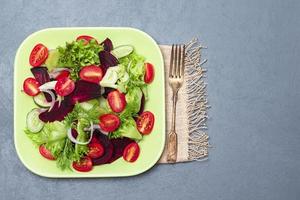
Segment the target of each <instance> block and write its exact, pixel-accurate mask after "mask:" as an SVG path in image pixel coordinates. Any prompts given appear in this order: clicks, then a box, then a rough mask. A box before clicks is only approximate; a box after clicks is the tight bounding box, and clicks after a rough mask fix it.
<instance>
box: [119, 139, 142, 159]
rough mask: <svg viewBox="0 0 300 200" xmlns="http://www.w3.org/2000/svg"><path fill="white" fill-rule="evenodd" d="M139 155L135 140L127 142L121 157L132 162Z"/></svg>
mask: <svg viewBox="0 0 300 200" xmlns="http://www.w3.org/2000/svg"><path fill="white" fill-rule="evenodd" d="M139 155H140V147H139V145H138V144H137V143H136V142H132V143H130V144H128V145H127V146H126V147H125V149H124V151H123V158H124V160H126V161H127V162H134V161H136V160H137V159H138V157H139Z"/></svg>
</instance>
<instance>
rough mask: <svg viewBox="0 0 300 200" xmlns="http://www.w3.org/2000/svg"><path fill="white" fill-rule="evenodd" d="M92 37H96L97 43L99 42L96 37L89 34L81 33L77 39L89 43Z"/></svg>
mask: <svg viewBox="0 0 300 200" xmlns="http://www.w3.org/2000/svg"><path fill="white" fill-rule="evenodd" d="M92 39H94V40H95V41H96V43H97V44H98V42H97V40H96V39H95V38H93V37H92V36H88V35H80V36H78V37H77V38H76V41H79V40H83V41H84V44H88V43H89V42H90V41H91V40H92Z"/></svg>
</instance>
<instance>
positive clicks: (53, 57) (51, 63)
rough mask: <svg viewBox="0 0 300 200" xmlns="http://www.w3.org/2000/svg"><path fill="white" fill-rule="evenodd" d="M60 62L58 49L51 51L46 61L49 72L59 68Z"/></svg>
mask: <svg viewBox="0 0 300 200" xmlns="http://www.w3.org/2000/svg"><path fill="white" fill-rule="evenodd" d="M58 60H59V52H58V50H56V49H53V50H50V51H49V53H48V58H47V60H46V61H45V65H46V66H47V68H48V70H49V71H51V70H52V69H54V68H56V67H58Z"/></svg>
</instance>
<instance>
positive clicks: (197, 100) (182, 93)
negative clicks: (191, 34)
mask: <svg viewBox="0 0 300 200" xmlns="http://www.w3.org/2000/svg"><path fill="white" fill-rule="evenodd" d="M171 48H172V47H171V46H168V45H160V49H161V52H162V54H163V57H164V63H165V81H166V82H165V87H166V88H165V91H166V121H167V123H166V135H167V134H168V133H169V132H170V127H171V118H172V117H171V114H172V90H171V88H170V86H169V83H168V75H169V66H170V56H171ZM202 49H203V46H201V45H199V44H198V40H197V39H193V40H192V41H190V42H189V43H187V44H186V60H185V77H184V83H183V85H182V87H181V89H180V90H179V93H178V101H177V116H176V133H177V137H178V139H177V140H178V148H177V149H178V150H177V162H186V161H192V160H199V159H203V158H206V157H207V156H208V146H209V143H208V139H209V137H208V135H207V133H206V132H205V131H206V130H207V125H206V120H207V117H208V116H207V109H208V108H209V105H208V102H207V96H206V88H205V87H206V84H205V83H204V81H203V77H204V75H203V73H204V72H206V70H205V69H203V68H202V65H203V64H204V63H205V62H206V60H204V61H202V62H201V50H202ZM167 143H168V141H167V140H166V144H167ZM166 147H167V145H165V150H164V152H163V154H162V156H161V158H160V160H159V163H167V149H166Z"/></svg>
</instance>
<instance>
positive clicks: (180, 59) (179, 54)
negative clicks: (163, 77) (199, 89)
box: [169, 44, 185, 78]
mask: <svg viewBox="0 0 300 200" xmlns="http://www.w3.org/2000/svg"><path fill="white" fill-rule="evenodd" d="M184 59H185V45H178V44H173V45H172V51H171V63H170V70H169V77H170V78H181V77H182V76H183V75H184V74H183V72H184Z"/></svg>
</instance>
